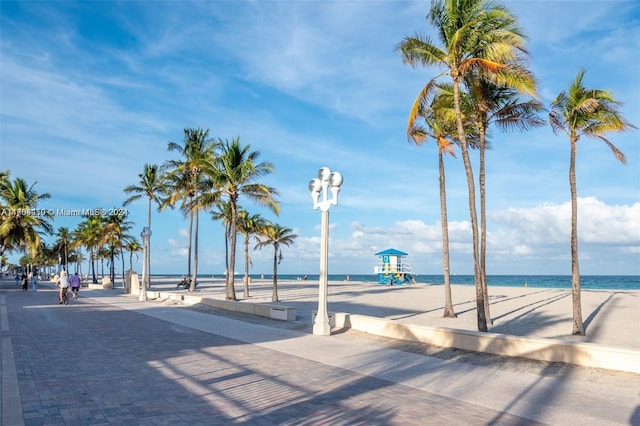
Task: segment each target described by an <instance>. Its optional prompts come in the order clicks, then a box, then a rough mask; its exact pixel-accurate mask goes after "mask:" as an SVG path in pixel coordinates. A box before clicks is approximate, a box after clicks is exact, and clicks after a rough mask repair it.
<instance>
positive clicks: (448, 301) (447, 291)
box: [438, 149, 457, 318]
mask: <svg viewBox="0 0 640 426" xmlns="http://www.w3.org/2000/svg"><path fill="white" fill-rule="evenodd" d="M442 157H443V156H442V151H441V150H440V149H438V168H439V170H440V219H441V222H442V266H443V277H444V300H445V302H444V313H443V314H442V316H443V317H444V318H456V317H457V315H456V313H455V311H454V310H453V300H452V298H451V280H450V276H449V274H450V271H449V222H448V221H447V193H446V185H445V175H444V159H443V158H442Z"/></svg>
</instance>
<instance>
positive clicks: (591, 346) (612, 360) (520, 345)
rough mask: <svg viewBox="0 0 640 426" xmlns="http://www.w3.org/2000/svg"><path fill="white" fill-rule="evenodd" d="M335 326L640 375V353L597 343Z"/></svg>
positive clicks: (357, 320) (361, 319) (367, 324)
mask: <svg viewBox="0 0 640 426" xmlns="http://www.w3.org/2000/svg"><path fill="white" fill-rule="evenodd" d="M335 324H336V327H338V328H351V329H353V330H358V331H362V332H365V333H369V334H374V335H377V336H383V337H390V338H393V339H402V340H409V341H414V342H421V343H428V344H432V345H436V346H442V347H445V348H458V349H464V350H468V351H474V352H486V353H491V354H495V355H505V356H511V357H521V358H528V359H535V360H540V361H551V362H564V363H567V364H574V365H580V366H584V367H593V368H605V369H609V370H618V371H626V372H630V373H637V374H640V351H634V350H630V349H621V348H611V347H608V346H602V345H597V344H595V343H580V342H576V343H573V342H565V341H563V340H559V339H544V338H529V337H520V336H512V335H506V334H498V333H482V332H478V331H469V330H459V329H452V328H440V327H427V326H419V325H410V324H400V323H396V322H393V321H389V320H385V319H380V318H375V317H369V316H366V315H352V314H348V313H336V314H335Z"/></svg>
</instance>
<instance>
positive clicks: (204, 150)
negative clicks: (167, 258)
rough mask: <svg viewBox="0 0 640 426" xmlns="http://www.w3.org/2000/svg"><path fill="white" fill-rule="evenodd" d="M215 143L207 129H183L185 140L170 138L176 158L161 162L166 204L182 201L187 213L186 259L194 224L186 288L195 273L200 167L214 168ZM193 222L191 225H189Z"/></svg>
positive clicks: (192, 282) (169, 146)
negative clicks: (164, 172)
mask: <svg viewBox="0 0 640 426" xmlns="http://www.w3.org/2000/svg"><path fill="white" fill-rule="evenodd" d="M215 148H216V144H215V143H213V142H211V140H210V139H209V129H207V130H202V129H199V128H198V129H184V142H183V144H182V145H181V144H178V143H176V142H169V144H168V145H167V149H168V150H169V151H178V153H179V154H180V157H181V158H180V159H179V160H170V161H168V162H167V163H165V165H164V166H163V168H164V170H167V173H166V176H165V178H166V179H167V181H168V182H169V188H170V190H172V191H173V193H171V194H170V195H169V197H168V199H167V202H166V203H165V204H168V205H171V206H173V205H174V204H175V203H176V202H177V201H182V208H183V211H186V212H188V214H189V223H190V225H189V228H190V229H189V262H190V261H191V231H192V226H193V236H194V242H193V276H192V279H191V287H190V289H189V291H195V288H196V279H197V275H198V219H199V214H198V213H199V211H200V209H201V208H202V205H201V204H199V203H197V202H196V200H198V196H199V190H200V189H201V186H202V179H203V170H215V164H214V161H215V158H216V156H215ZM192 224H193V225H192Z"/></svg>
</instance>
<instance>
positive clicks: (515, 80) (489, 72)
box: [396, 0, 533, 331]
mask: <svg viewBox="0 0 640 426" xmlns="http://www.w3.org/2000/svg"><path fill="white" fill-rule="evenodd" d="M427 18H428V19H429V20H430V22H431V23H432V24H433V25H434V27H435V29H436V32H437V34H438V38H439V39H440V42H441V43H442V47H438V46H437V45H436V44H434V43H433V42H432V41H431V40H430V39H429V38H427V37H422V36H419V35H415V36H413V37H406V38H405V39H404V40H403V41H402V42H401V43H399V44H398V46H397V48H396V49H397V50H399V51H400V52H401V53H402V57H403V61H404V62H405V63H408V64H410V65H412V66H415V65H417V64H422V65H424V66H439V67H442V68H444V69H445V71H444V72H443V73H441V74H440V75H439V76H438V77H436V79H437V78H439V77H441V76H444V75H445V74H448V75H449V76H450V77H451V79H452V82H453V101H454V112H455V117H456V130H457V136H458V140H459V142H460V151H461V153H462V159H463V162H464V168H465V172H466V177H467V188H468V192H469V213H470V218H471V230H472V241H473V247H472V249H473V263H474V281H475V288H476V311H477V320H478V330H479V331H487V321H486V317H485V307H484V305H485V302H484V300H485V298H484V290H483V287H482V283H481V280H480V277H481V271H480V259H479V250H478V247H479V237H478V217H477V211H476V195H475V192H476V189H475V180H474V176H473V169H472V167H471V160H470V158H469V144H468V141H467V138H466V134H465V129H464V121H463V117H462V109H461V103H460V98H461V95H460V91H461V86H463V85H464V78H465V77H466V76H468V75H469V74H470V73H471V72H472V71H473V70H476V69H482V70H483V72H484V74H485V76H486V78H489V77H490V78H492V79H493V80H495V81H496V82H501V83H503V84H505V85H508V86H510V87H515V88H517V89H518V90H522V91H525V92H529V93H533V81H532V80H531V78H530V74H529V73H526V72H522V71H523V70H524V67H523V65H522V64H523V63H524V58H525V55H526V50H525V49H524V41H525V37H524V35H523V34H522V31H521V30H520V29H519V28H518V27H517V20H516V19H515V18H514V17H513V16H512V15H511V14H510V13H509V11H508V10H507V9H506V8H505V7H503V6H501V5H497V4H494V3H491V2H489V1H487V0H433V1H432V3H431V9H430V10H429V15H428V16H427ZM434 80H435V79H434ZM420 96H421V95H419V97H420ZM418 105H419V103H416V102H414V108H413V109H412V112H411V113H410V121H411V116H413V117H415V116H416V114H417V106H418Z"/></svg>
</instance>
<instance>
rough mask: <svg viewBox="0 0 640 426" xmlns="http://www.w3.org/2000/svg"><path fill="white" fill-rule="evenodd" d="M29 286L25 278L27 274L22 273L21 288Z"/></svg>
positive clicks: (25, 288) (25, 289) (24, 288)
mask: <svg viewBox="0 0 640 426" xmlns="http://www.w3.org/2000/svg"><path fill="white" fill-rule="evenodd" d="M28 287H29V279H28V278H27V274H25V273H24V272H23V273H22V290H24V291H27V288H28Z"/></svg>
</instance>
